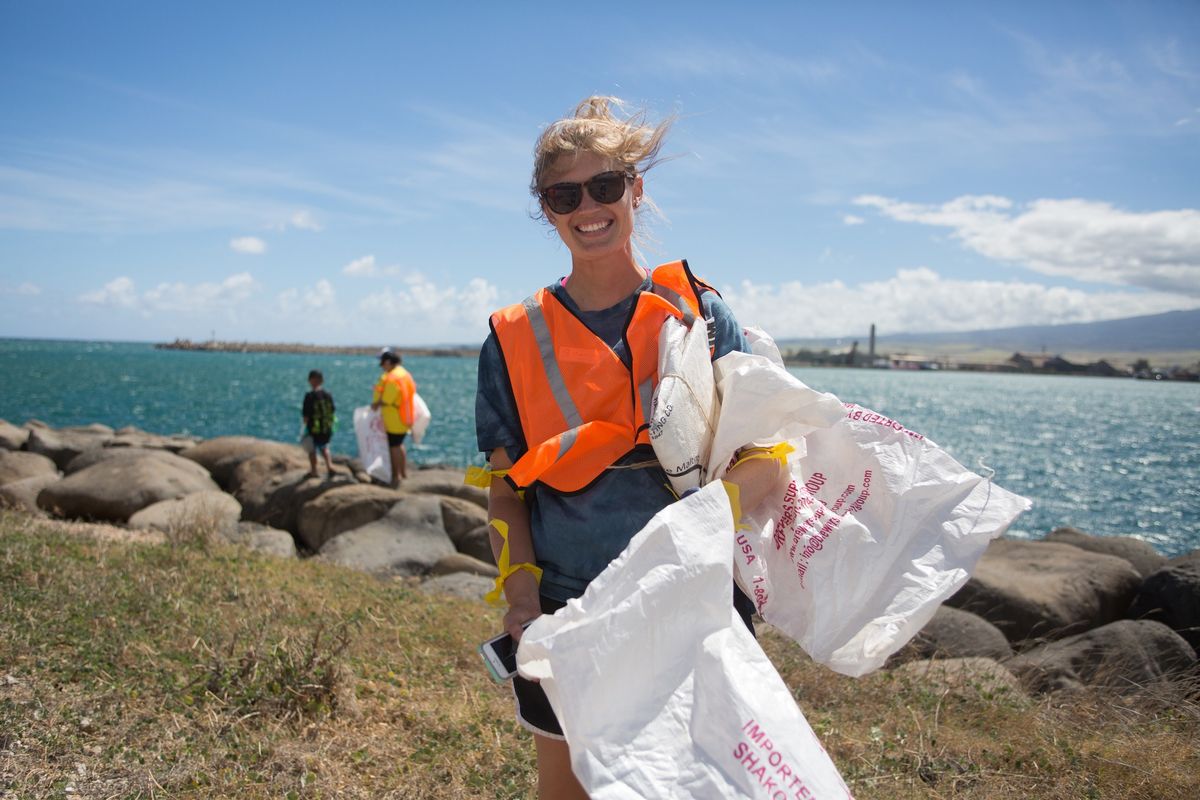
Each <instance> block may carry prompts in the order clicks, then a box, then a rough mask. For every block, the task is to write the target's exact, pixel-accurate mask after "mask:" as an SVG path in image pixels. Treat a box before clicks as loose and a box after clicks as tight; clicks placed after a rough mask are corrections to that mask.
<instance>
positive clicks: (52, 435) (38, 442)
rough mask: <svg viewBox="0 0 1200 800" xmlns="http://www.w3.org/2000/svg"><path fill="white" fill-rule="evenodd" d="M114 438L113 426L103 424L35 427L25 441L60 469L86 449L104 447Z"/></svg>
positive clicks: (29, 449)
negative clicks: (57, 428)
mask: <svg viewBox="0 0 1200 800" xmlns="http://www.w3.org/2000/svg"><path fill="white" fill-rule="evenodd" d="M112 438H113V432H112V428H105V427H104V426H102V425H101V426H95V427H93V426H90V425H89V426H86V427H83V428H63V429H61V430H53V429H51V428H40V427H35V428H30V429H29V438H28V439H27V440H26V441H25V449H26V450H28V451H29V452H31V453H40V454H41V455H44V456H46V457H48V458H50V459H52V460H53V461H54V463H55V464H57V465H58V468H59V469H66V467H67V464H68V463H70V461H71V459H73V458H75V456H77V455H79V454H80V453H82V452H84V451H85V450H94V449H96V448H99V447H103V446H104V443H105V442H107V441H109V440H110V439H112Z"/></svg>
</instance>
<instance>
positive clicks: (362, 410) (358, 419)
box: [354, 406, 392, 483]
mask: <svg viewBox="0 0 1200 800" xmlns="http://www.w3.org/2000/svg"><path fill="white" fill-rule="evenodd" d="M354 438H355V439H356V440H357V442H358V460H359V461H361V462H362V465H363V469H365V470H366V471H367V474H368V475H370V476H371V477H372V478H375V479H376V480H380V481H383V482H384V483H391V482H392V460H391V456H390V454H389V453H388V442H387V430H386V429H385V428H384V427H383V417H382V416H381V415H380V413H379V411H378V410H377V409H372V408H371V407H370V406H359V407H358V408H356V409H354Z"/></svg>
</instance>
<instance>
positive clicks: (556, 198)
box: [542, 183, 583, 214]
mask: <svg viewBox="0 0 1200 800" xmlns="http://www.w3.org/2000/svg"><path fill="white" fill-rule="evenodd" d="M542 197H543V198H544V199H545V201H546V205H548V206H550V210H551V211H553V212H554V213H555V214H570V213H571V212H572V211H574V210H575V209H577V208H579V204H580V202H582V201H583V187H582V186H580V185H579V184H578V183H556V184H554V185H553V186H548V187H546V189H545V190H544V191H543V192H542Z"/></svg>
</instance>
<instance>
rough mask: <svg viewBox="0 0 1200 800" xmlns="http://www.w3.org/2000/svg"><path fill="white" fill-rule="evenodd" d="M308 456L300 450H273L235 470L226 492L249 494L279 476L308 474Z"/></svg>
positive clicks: (240, 465) (253, 457)
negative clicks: (299, 473)
mask: <svg viewBox="0 0 1200 800" xmlns="http://www.w3.org/2000/svg"><path fill="white" fill-rule="evenodd" d="M308 469H309V465H308V456H307V455H306V454H305V452H304V451H303V450H301V449H300V448H298V447H297V448H295V449H294V450H291V449H289V450H272V451H271V452H268V453H259V454H258V455H256V456H252V457H251V458H247V459H246V460H245V461H242V462H241V463H240V464H238V465H237V467H236V468H235V469H234V470H233V474H232V475H231V476H230V478H229V484H228V485H227V486H226V487H225V490H226V491H228V492H229V493H230V494H234V495H237V494H242V493H243V492H245V493H246V494H249V493H251V492H253V491H254V488H255V487H257V486H259V485H260V484H263V483H266V482H268V481H270V480H271V479H272V478H275V477H277V476H279V475H286V474H295V473H297V472H301V473H305V474H307V473H308Z"/></svg>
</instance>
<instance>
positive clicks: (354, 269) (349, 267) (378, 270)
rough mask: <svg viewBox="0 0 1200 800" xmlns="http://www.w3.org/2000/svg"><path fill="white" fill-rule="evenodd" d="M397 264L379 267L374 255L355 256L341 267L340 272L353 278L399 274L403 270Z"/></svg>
mask: <svg viewBox="0 0 1200 800" xmlns="http://www.w3.org/2000/svg"><path fill="white" fill-rule="evenodd" d="M403 271H404V270H402V269H401V268H400V267H399V266H395V265H393V266H388V267H381V266H379V265H378V264H376V263H375V256H373V255H366V256H363V257H362V258H356V259H354V260H353V261H351V262H350V263H349V264H346V265H345V266H344V267H342V274H343V275H349V276H351V277H353V278H382V277H384V276H389V275H392V276H394V275H399V274H401V273H402V272H403Z"/></svg>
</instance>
